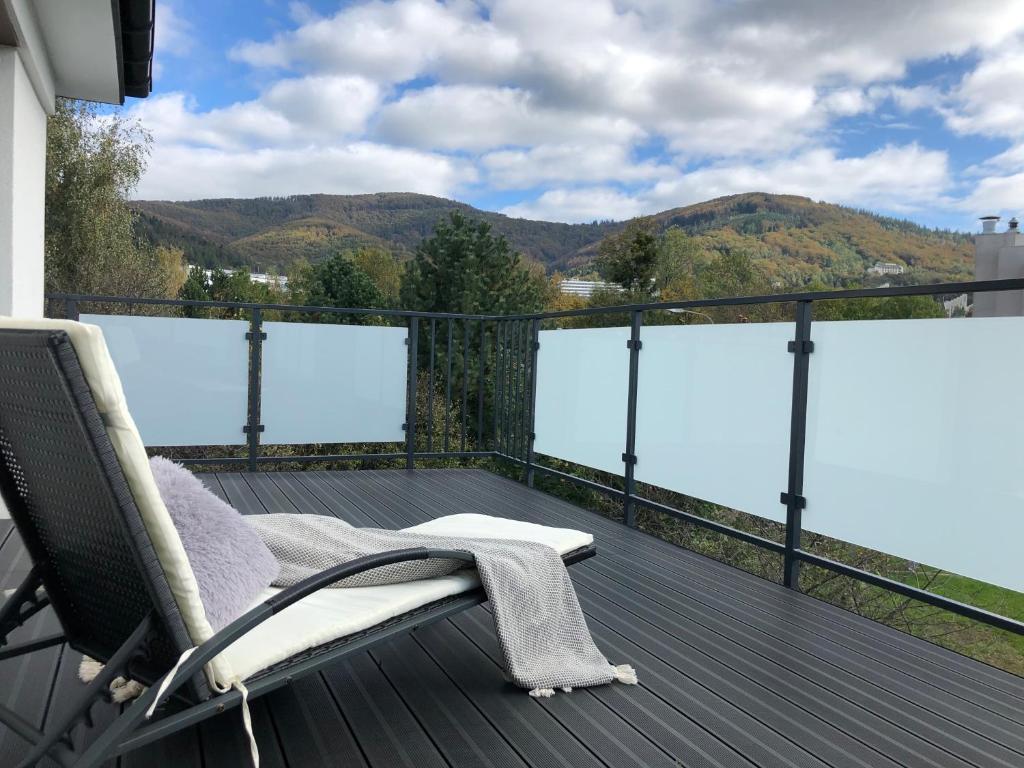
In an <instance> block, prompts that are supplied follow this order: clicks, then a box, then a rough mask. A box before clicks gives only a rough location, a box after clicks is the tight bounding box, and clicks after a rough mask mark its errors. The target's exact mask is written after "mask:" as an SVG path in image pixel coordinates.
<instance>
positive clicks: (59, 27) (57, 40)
mask: <svg viewBox="0 0 1024 768" xmlns="http://www.w3.org/2000/svg"><path fill="white" fill-rule="evenodd" d="M14 5H15V8H18V6H19V5H22V3H21V2H17V0H15V3H14ZM32 6H33V8H34V10H35V16H36V20H37V22H38V26H39V31H40V32H41V33H42V36H43V39H44V41H45V43H46V53H47V55H48V58H49V61H50V68H51V71H52V72H53V81H54V91H55V92H56V95H58V96H66V97H68V98H73V99H85V100H87V101H100V102H106V103H108V104H120V103H121V102H122V101H123V96H122V86H121V78H120V73H119V67H120V64H119V62H118V48H119V47H120V44H121V40H120V35H119V34H115V29H116V28H117V27H118V26H119V25H120V18H118V19H117V20H116V21H115V18H114V13H115V3H114V2H112V0H35V2H34V3H32ZM19 10H20V9H19Z"/></svg>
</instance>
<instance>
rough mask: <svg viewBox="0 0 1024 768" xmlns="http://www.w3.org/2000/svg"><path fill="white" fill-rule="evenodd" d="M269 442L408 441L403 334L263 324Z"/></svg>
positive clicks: (401, 331) (265, 418)
mask: <svg viewBox="0 0 1024 768" xmlns="http://www.w3.org/2000/svg"><path fill="white" fill-rule="evenodd" d="M263 330H264V331H265V332H266V334H267V339H266V341H264V342H263V400H262V408H263V411H262V421H263V424H264V425H265V430H264V432H263V436H262V442H263V443H373V442H399V441H402V440H405V432H404V431H403V430H402V424H403V423H405V418H406V415H405V395H406V386H407V385H406V379H407V376H408V360H409V352H408V350H409V348H408V347H407V346H406V344H405V340H406V338H407V337H408V331H407V330H405V329H404V328H379V327H374V326H363V325H319V324H311V323H264V324H263Z"/></svg>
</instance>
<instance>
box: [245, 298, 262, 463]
mask: <svg viewBox="0 0 1024 768" xmlns="http://www.w3.org/2000/svg"><path fill="white" fill-rule="evenodd" d="M245 338H246V340H248V342H249V388H248V408H247V411H248V415H249V418H248V423H247V424H246V425H245V426H244V427H243V428H242V431H243V432H245V433H246V446H247V455H248V459H249V462H248V467H249V471H250V472H255V471H256V466H257V464H258V459H259V455H260V432H262V431H263V425H262V424H260V415H261V414H260V411H261V401H262V391H261V390H262V386H263V383H262V382H263V375H262V374H263V340H264V339H265V338H267V334H265V333H264V332H263V311H262V310H261V309H260V308H259V307H256V308H255V309H253V310H252V315H251V316H250V318H249V332H248V333H247V334H245Z"/></svg>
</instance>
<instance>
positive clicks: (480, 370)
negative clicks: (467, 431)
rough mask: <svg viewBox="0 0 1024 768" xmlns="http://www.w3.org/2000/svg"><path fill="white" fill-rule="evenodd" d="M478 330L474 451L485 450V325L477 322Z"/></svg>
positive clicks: (480, 321) (481, 321)
mask: <svg viewBox="0 0 1024 768" xmlns="http://www.w3.org/2000/svg"><path fill="white" fill-rule="evenodd" d="M477 327H478V328H479V329H480V352H479V355H478V357H477V362H476V450H478V451H482V450H485V448H486V446H485V441H484V373H485V372H486V370H487V346H486V340H487V324H486V322H485V321H483V320H478V321H477Z"/></svg>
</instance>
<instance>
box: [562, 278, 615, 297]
mask: <svg viewBox="0 0 1024 768" xmlns="http://www.w3.org/2000/svg"><path fill="white" fill-rule="evenodd" d="M558 290H559V291H561V292H562V293H565V294H569V295H571V296H582V297H584V298H586V299H589V298H590V297H591V296H593V295H594V294H595V293H596V292H597V291H614V292H615V293H622V286H621V285H617V284H615V283H602V282H601V281H600V280H563V281H562V282H560V283H559V284H558Z"/></svg>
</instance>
